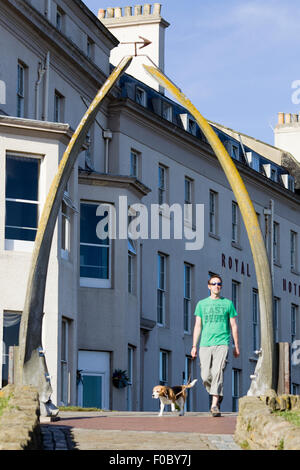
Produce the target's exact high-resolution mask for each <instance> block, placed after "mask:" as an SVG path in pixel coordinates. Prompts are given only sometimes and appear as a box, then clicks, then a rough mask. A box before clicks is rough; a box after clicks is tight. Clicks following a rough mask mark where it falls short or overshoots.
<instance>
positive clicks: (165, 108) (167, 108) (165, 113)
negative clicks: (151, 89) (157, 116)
mask: <svg viewBox="0 0 300 470" xmlns="http://www.w3.org/2000/svg"><path fill="white" fill-rule="evenodd" d="M162 117H163V118H164V119H166V120H167V121H170V122H172V120H173V109H172V105H171V104H170V103H167V102H165V101H163V103H162Z"/></svg>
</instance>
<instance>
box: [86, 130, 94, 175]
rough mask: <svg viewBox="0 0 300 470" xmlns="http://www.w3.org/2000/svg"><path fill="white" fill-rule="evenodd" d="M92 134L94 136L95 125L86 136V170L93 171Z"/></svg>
mask: <svg viewBox="0 0 300 470" xmlns="http://www.w3.org/2000/svg"><path fill="white" fill-rule="evenodd" d="M92 134H93V125H92V126H91V127H90V128H89V130H88V132H87V133H86V136H85V145H86V150H85V155H84V156H85V169H88V170H91V169H93V158H92V141H93V139H92Z"/></svg>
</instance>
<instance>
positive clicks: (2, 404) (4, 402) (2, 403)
mask: <svg viewBox="0 0 300 470" xmlns="http://www.w3.org/2000/svg"><path fill="white" fill-rule="evenodd" d="M9 399H10V396H8V397H2V396H0V416H1V415H2V413H3V411H4V410H5V408H7V406H8V402H9Z"/></svg>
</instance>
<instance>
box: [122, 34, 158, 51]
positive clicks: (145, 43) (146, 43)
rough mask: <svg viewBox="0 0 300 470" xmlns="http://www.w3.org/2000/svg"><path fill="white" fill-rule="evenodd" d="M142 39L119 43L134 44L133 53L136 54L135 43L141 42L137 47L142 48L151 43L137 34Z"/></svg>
mask: <svg viewBox="0 0 300 470" xmlns="http://www.w3.org/2000/svg"><path fill="white" fill-rule="evenodd" d="M139 38H140V39H142V41H132V42H120V44H134V51H135V53H134V55H137V45H138V44H142V46H140V47H139V49H143V47H146V46H149V44H151V41H149V39H146V38H143V37H142V36H139Z"/></svg>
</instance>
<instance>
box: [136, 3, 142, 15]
mask: <svg viewBox="0 0 300 470" xmlns="http://www.w3.org/2000/svg"><path fill="white" fill-rule="evenodd" d="M141 14H142V5H135V6H134V15H135V16H138V15H141Z"/></svg>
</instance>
